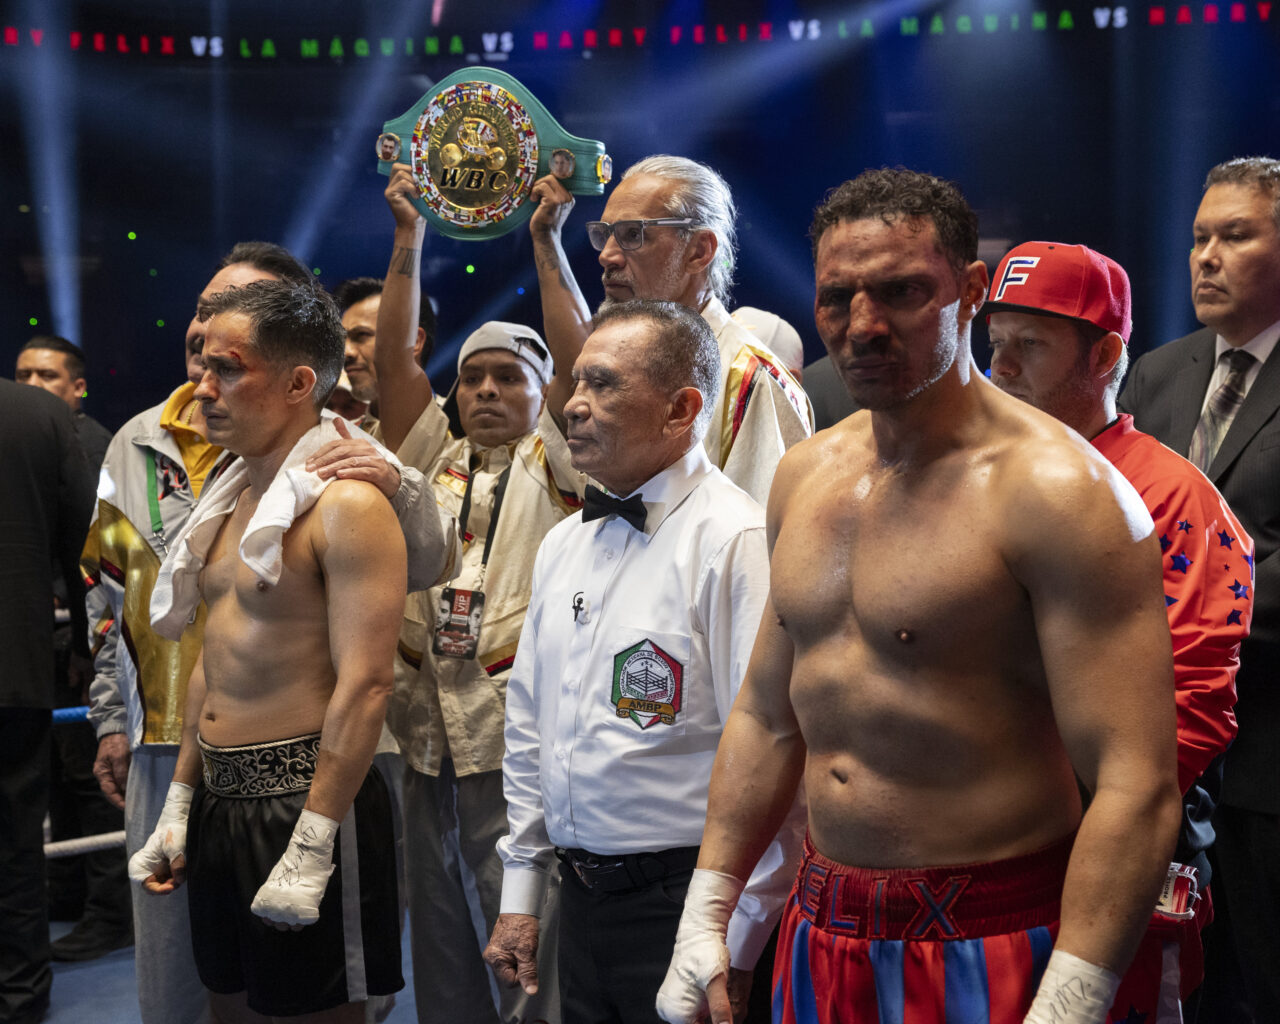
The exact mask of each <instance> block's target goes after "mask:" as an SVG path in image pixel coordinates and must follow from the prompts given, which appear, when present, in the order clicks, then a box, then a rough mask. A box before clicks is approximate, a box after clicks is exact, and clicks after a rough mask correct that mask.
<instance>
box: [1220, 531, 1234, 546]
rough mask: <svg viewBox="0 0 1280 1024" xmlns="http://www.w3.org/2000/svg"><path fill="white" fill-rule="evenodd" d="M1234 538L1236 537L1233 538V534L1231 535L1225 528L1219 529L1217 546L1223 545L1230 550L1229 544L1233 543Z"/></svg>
mask: <svg viewBox="0 0 1280 1024" xmlns="http://www.w3.org/2000/svg"><path fill="white" fill-rule="evenodd" d="M1235 540H1236V539H1235V538H1234V537H1233V536H1231V534H1229V533H1227V531H1226V530H1219V531H1218V546H1219V547H1224V548H1226V549H1227V550H1228V551H1230V550H1231V545H1232V544H1234V543H1235Z"/></svg>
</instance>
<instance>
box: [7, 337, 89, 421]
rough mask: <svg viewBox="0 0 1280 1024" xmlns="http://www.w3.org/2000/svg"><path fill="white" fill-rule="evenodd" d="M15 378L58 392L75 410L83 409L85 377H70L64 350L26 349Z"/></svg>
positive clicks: (52, 393)
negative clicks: (81, 401)
mask: <svg viewBox="0 0 1280 1024" xmlns="http://www.w3.org/2000/svg"><path fill="white" fill-rule="evenodd" d="M13 379H14V380H16V381H17V382H18V383H19V384H30V385H32V386H33V387H37V388H43V389H44V390H45V391H47V392H49V394H51V395H57V396H58V397H59V398H61V399H62V400H63V401H64V402H66V403H67V405H68V406H70V407H71V409H72V411H74V410H76V409H79V408H80V396H81V394H83V393H84V378H83V377H73V376H71V371H70V370H69V369H68V368H67V354H66V353H65V352H55V351H54V350H53V349H51V348H28V349H24V350H23V351H21V352H19V353H18V366H17V369H16V370H15V371H14V375H13Z"/></svg>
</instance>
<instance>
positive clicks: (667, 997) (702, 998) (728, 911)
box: [657, 868, 743, 1024]
mask: <svg viewBox="0 0 1280 1024" xmlns="http://www.w3.org/2000/svg"><path fill="white" fill-rule="evenodd" d="M742 888H743V883H742V882H740V881H738V879H736V878H734V877H733V876H732V875H726V874H724V873H723V872H720V871H708V870H706V869H704V868H695V869H694V872H693V877H692V878H690V879H689V892H688V894H687V895H686V896H685V898H684V911H683V912H682V913H681V915H680V927H679V928H678V929H677V930H676V946H675V950H674V951H673V952H672V954H671V966H669V967H668V968H667V976H666V978H665V979H664V980H663V982H662V987H661V988H660V989H658V1001H657V1010H658V1016H659V1017H661V1018H662V1019H663V1020H665V1021H670V1022H671V1024H694V1021H696V1020H697V1019H698V1018H699V1016H700V1015H702V1014H703V1013H705V1012H706V1007H707V996H706V989H707V985H708V984H709V983H710V982H711V979H712V978H715V977H717V976H719V975H722V974H723V975H725V977H726V980H727V978H728V974H729V949H728V947H727V946H726V945H725V942H724V940H725V934H726V933H727V932H728V930H729V918H730V917H732V916H733V908H734V907H735V906H736V905H737V903H738V897H739V896H741V895H742Z"/></svg>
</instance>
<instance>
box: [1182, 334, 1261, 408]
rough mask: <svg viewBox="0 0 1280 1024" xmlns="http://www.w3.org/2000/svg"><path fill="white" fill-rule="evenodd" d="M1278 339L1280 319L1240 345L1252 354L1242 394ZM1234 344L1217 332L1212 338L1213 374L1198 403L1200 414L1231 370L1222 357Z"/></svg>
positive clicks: (1247, 388)
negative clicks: (1201, 400)
mask: <svg viewBox="0 0 1280 1024" xmlns="http://www.w3.org/2000/svg"><path fill="white" fill-rule="evenodd" d="M1277 341H1280V320H1277V321H1276V322H1275V323H1273V324H1272V325H1271V326H1270V327H1268V328H1267V329H1266V330H1265V331H1262V332H1261V333H1259V334H1257V335H1255V336H1254V337H1252V338H1250V339H1249V340H1248V341H1246V342H1245V343H1244V344H1243V345H1241V346H1240V348H1241V350H1242V351H1245V352H1248V353H1249V355H1251V356H1253V365H1252V366H1250V367H1249V369H1248V371H1247V372H1246V373H1245V375H1244V389H1243V390H1244V394H1245V396H1246V397H1247V396H1248V394H1249V389H1250V388H1251V387H1253V382H1254V381H1255V380H1256V379H1257V377H1258V373H1259V372H1260V371H1261V370H1262V364H1263V363H1265V362H1266V361H1267V359H1268V358H1269V357H1270V356H1271V352H1272V350H1273V349H1274V348H1275V347H1276V342H1277ZM1233 348H1235V346H1234V345H1231V344H1229V343H1228V342H1227V339H1226V338H1224V337H1223V336H1222V335H1221V334H1219V335H1218V336H1217V337H1216V338H1215V339H1214V347H1213V359H1214V363H1213V376H1211V377H1210V378H1209V387H1208V388H1207V389H1206V390H1205V393H1204V401H1203V402H1201V403H1200V415H1201V416H1203V415H1204V411H1205V409H1207V408H1208V407H1209V397H1210V396H1211V395H1212V394H1213V393H1214V392H1215V391H1217V390H1218V388H1220V387H1222V385H1223V384H1224V383H1225V382H1226V379H1227V375H1228V374H1229V373H1230V372H1231V365H1230V364H1229V363H1228V362H1226V361H1225V360H1224V359H1223V358H1222V353H1223V352H1230V351H1231V350H1232V349H1233Z"/></svg>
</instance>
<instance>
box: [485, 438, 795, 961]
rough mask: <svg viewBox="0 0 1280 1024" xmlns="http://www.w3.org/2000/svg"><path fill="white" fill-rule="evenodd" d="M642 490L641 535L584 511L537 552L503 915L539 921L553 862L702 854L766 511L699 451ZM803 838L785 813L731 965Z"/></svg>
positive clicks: (746, 903)
mask: <svg viewBox="0 0 1280 1024" xmlns="http://www.w3.org/2000/svg"><path fill="white" fill-rule="evenodd" d="M640 493H641V495H642V497H643V500H644V505H645V510H646V519H645V529H644V531H643V532H641V531H639V530H636V529H634V528H633V527H631V526H630V525H629V524H628V523H627V522H626V521H624V520H623V519H621V518H619V517H618V516H607V517H606V518H604V519H599V520H595V521H593V522H590V523H585V522H583V519H582V514H581V513H580V512H579V513H576V514H574V515H573V516H571V517H569V518H568V519H566V520H564V521H563V522H561V523H559V524H557V525H556V526H555V527H554V528H553V529H552V530H551V532H550V533H548V534H547V537H546V539H545V540H544V541H543V544H542V546H541V548H540V549H539V550H538V555H537V559H536V561H535V563H534V570H533V596H532V598H531V599H530V602H529V611H528V615H527V617H526V619H525V624H524V628H523V630H522V632H521V635H520V646H519V649H518V651H517V653H516V660H515V665H514V667H513V669H512V672H511V677H510V679H509V681H508V684H507V720H506V755H505V757H504V758H503V763H502V769H503V784H504V790H505V793H506V798H507V803H508V807H507V817H508V820H509V822H510V828H511V832H510V835H508V836H507V837H505V838H503V839H501V840H499V842H498V850H499V852H500V853H501V855H502V859H503V865H504V875H503V887H502V906H501V909H502V912H503V913H522V914H537V912H538V908H539V907H540V906H541V904H542V894H543V891H544V887H545V884H546V873H547V872H548V871H549V870H550V868H551V864H552V856H553V847H556V846H559V847H570V848H578V849H585V850H590V851H591V852H593V853H598V854H603V855H608V856H613V855H623V854H629V853H641V852H646V851H658V850H667V849H672V848H675V847H684V846H697V845H699V844H700V843H701V841H702V830H703V826H704V824H705V820H706V813H707V789H708V786H709V783H710V780H711V767H712V763H713V761H714V760H715V754H716V746H717V745H718V743H719V741H720V735H721V732H722V730H723V728H724V723H725V720H726V718H727V717H728V715H729V709H730V708H731V706H732V704H733V699H734V697H735V696H736V695H737V692H738V689H739V687H740V685H741V683H742V679H743V675H744V674H745V672H746V668H747V662H748V659H749V658H750V656H751V648H752V646H753V644H754V642H755V635H756V631H757V629H758V627H759V625H760V617H761V614H762V612H763V609H764V605H765V602H766V599H767V596H768V591H769V559H768V551H767V546H766V543H765V529H764V512H763V510H762V509H761V508H760V506H759V505H757V504H756V503H755V502H754V501H753V500H752V499H751V498H750V497H749V496H748V495H747V494H746V493H745V492H743V491H742V490H740V489H739V488H738V487H736V486H735V485H734V484H732V483H730V481H729V480H728V478H727V477H725V475H724V474H723V473H722V472H720V470H718V469H716V468H715V467H714V466H712V464H711V462H710V460H709V459H708V458H707V455H706V452H705V450H704V449H703V447H702V446H701V445H696V446H695V447H694V448H693V449H692V450H690V451H689V452H688V453H687V454H686V455H685V456H684V457H683V458H682V459H680V460H679V461H677V462H676V463H674V464H672V465H671V466H669V467H667V468H666V469H665V470H663V471H662V472H661V473H659V474H658V475H657V476H655V477H653V478H652V479H651V480H649V481H648V482H647V483H645V484H644V485H643V486H642V487H641V488H640ZM575 606H579V607H578V610H577V613H576V615H575ZM802 825H803V817H802V816H797V814H796V813H793V815H792V817H791V818H790V819H789V820H788V825H787V827H786V828H784V830H783V832H782V833H780V834H779V840H775V842H774V844H773V845H772V846H771V847H770V848H769V850H768V851H767V852H766V854H765V856H764V857H763V858H762V859H761V862H760V866H759V867H757V870H756V872H755V873H754V874H753V876H752V879H751V881H750V883H749V884H748V888H747V892H746V893H745V894H744V896H743V898H742V900H741V901H740V903H739V908H738V910H737V911H736V912H735V915H734V923H733V924H731V927H730V951H731V953H733V955H734V964H735V965H737V966H743V965H745V966H747V967H750V966H751V965H753V964H754V962H755V960H756V958H757V957H758V955H759V951H760V948H761V947H763V945H764V943H765V941H766V940H767V938H768V934H769V930H770V929H771V927H772V924H773V921H774V920H775V919H776V917H777V914H778V913H780V911H781V908H782V904H783V902H784V900H785V898H786V893H787V888H788V886H789V885H790V883H791V881H792V878H793V875H794V871H795V865H796V862H797V860H798V854H799V841H800V836H801V834H802Z"/></svg>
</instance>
